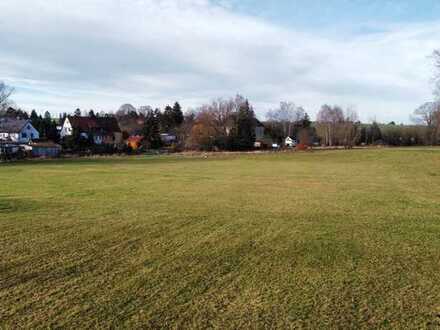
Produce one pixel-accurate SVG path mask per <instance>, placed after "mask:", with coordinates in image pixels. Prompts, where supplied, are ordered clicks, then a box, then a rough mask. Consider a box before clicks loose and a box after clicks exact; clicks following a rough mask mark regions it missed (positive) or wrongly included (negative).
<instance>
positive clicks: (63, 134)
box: [0, 116, 296, 157]
mask: <svg viewBox="0 0 440 330" xmlns="http://www.w3.org/2000/svg"><path fill="white" fill-rule="evenodd" d="M60 124H61V125H59V126H58V132H59V136H60V140H61V141H63V140H64V139H66V138H68V137H72V136H73V135H74V134H79V136H80V137H82V138H84V139H87V140H89V139H90V140H92V141H93V144H94V145H97V146H109V147H112V148H115V149H121V148H123V147H124V146H126V147H129V148H130V149H131V150H137V149H139V148H140V147H141V146H142V142H143V136H142V128H143V124H144V123H143V121H142V120H140V119H139V118H122V119H120V120H118V119H117V118H116V117H112V116H108V117H90V116H67V117H66V118H65V119H64V121H63V122H61V123H60ZM255 136H256V141H255V148H257V149H263V148H279V147H280V146H279V145H278V144H276V143H273V141H272V140H271V139H269V138H267V137H266V135H265V128H264V125H263V124H262V123H261V122H258V123H257V125H256V128H255ZM160 137H161V140H162V142H163V144H164V145H172V144H173V143H175V142H176V140H177V137H176V136H175V135H173V134H161V135H160ZM295 145H296V141H295V139H293V138H291V137H287V138H286V139H285V141H284V146H285V147H295ZM61 151H62V147H61V145H59V144H57V143H54V142H53V141H47V140H43V139H40V133H39V132H38V130H37V129H36V128H35V127H34V126H33V125H32V122H31V120H27V119H17V118H8V117H5V118H0V156H1V155H3V156H4V155H8V154H9V155H13V154H17V153H22V154H23V155H26V156H33V157H57V156H59V155H60V153H61Z"/></svg>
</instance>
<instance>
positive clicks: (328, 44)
mask: <svg viewBox="0 0 440 330" xmlns="http://www.w3.org/2000/svg"><path fill="white" fill-rule="evenodd" d="M219 3H220V5H214V4H212V3H211V2H209V1H208V0H162V1H155V0H75V1H73V0H64V1H62V2H61V1H50V0H46V1H44V0H34V1H32V2H29V1H28V0H3V1H2V2H0V39H1V40H2V43H3V44H2V47H1V48H0V79H4V80H6V81H7V82H8V83H10V84H13V85H16V86H17V94H16V95H15V99H16V101H17V103H19V104H21V105H24V106H25V107H27V108H29V109H30V108H33V107H36V108H41V109H49V110H52V111H56V112H58V111H72V110H73V109H74V108H76V107H77V106H80V107H82V108H86V109H88V108H95V109H105V110H110V109H116V108H117V107H118V106H119V105H120V104H122V103H126V102H131V103H133V104H137V105H141V104H152V105H154V106H159V105H163V104H166V103H170V102H173V101H174V100H179V101H181V102H182V103H183V104H184V105H186V106H197V105H199V104H201V103H203V102H206V101H209V99H211V98H216V97H221V96H223V97H227V96H231V95H233V94H235V93H237V92H240V93H243V94H245V95H246V96H248V97H249V98H250V99H251V101H252V102H253V103H254V104H255V105H256V108H257V111H258V112H259V114H260V115H263V114H264V112H265V111H266V110H267V107H269V106H273V105H275V104H277V103H278V102H279V101H280V100H282V99H289V100H293V101H295V102H296V103H298V104H302V105H304V106H305V107H306V108H307V110H308V111H309V112H310V113H312V114H313V113H315V112H316V111H317V110H318V108H319V106H320V105H321V104H323V103H339V104H342V105H356V107H357V109H358V110H359V112H360V113H361V117H362V118H363V119H364V120H367V119H369V118H372V117H373V116H375V117H377V118H378V119H380V120H384V121H389V120H398V121H406V120H407V118H408V116H409V114H410V112H411V111H412V110H413V109H414V108H415V107H416V106H417V105H419V104H420V103H423V102H424V101H426V100H429V98H430V97H431V95H430V94H431V93H430V85H429V78H430V74H431V73H430V68H429V59H428V58H427V56H428V55H429V54H430V52H431V51H432V50H433V49H434V48H435V47H438V46H439V45H438V43H437V40H436V36H438V35H439V32H440V23H439V24H434V23H431V24H425V25H422V24H419V25H408V26H388V27H380V29H378V31H385V32H380V33H372V34H367V35H355V34H350V33H344V34H343V35H341V36H338V35H334V34H332V35H326V34H325V33H324V32H323V33H321V34H320V35H318V34H317V32H316V31H315V32H314V33H313V34H312V33H307V32H306V31H295V30H292V29H287V28H285V27H284V28H283V27H281V26H277V25H275V24H274V23H271V22H268V21H264V20H261V19H258V18H255V17H250V16H244V15H242V14H238V13H235V12H234V11H233V8H232V7H231V6H230V4H229V3H228V2H227V1H221V2H219Z"/></svg>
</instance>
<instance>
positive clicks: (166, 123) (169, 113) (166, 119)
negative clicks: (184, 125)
mask: <svg viewBox="0 0 440 330" xmlns="http://www.w3.org/2000/svg"><path fill="white" fill-rule="evenodd" d="M160 119H161V120H160V126H161V131H162V132H164V133H168V132H169V131H170V130H172V129H173V128H174V115H173V108H172V107H170V106H169V105H167V106H166V107H165V109H164V111H163V114H162V116H161V118H160Z"/></svg>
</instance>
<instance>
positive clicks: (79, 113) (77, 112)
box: [74, 108, 81, 117]
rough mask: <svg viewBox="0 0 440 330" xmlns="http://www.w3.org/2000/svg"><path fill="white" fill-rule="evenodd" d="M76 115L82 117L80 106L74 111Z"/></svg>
mask: <svg viewBox="0 0 440 330" xmlns="http://www.w3.org/2000/svg"><path fill="white" fill-rule="evenodd" d="M74 115H75V116H77V117H81V109H79V108H78V109H76V110H75V112H74Z"/></svg>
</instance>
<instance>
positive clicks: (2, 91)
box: [0, 81, 14, 111]
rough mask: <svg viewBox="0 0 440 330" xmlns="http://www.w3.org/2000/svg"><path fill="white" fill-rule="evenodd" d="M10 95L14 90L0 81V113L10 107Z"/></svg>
mask: <svg viewBox="0 0 440 330" xmlns="http://www.w3.org/2000/svg"><path fill="white" fill-rule="evenodd" d="M12 93H14V89H13V88H12V87H9V86H8V85H6V84H5V83H4V82H3V81H0V111H4V110H6V109H7V108H8V107H9V106H11V104H12V102H11V101H10V96H11V95H12Z"/></svg>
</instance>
